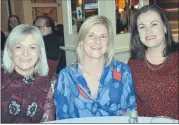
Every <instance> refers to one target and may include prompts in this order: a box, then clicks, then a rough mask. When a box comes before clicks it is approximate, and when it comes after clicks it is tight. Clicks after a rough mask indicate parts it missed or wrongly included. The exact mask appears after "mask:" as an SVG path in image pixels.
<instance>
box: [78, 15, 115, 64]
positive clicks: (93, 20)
mask: <svg viewBox="0 0 179 125" xmlns="http://www.w3.org/2000/svg"><path fill="white" fill-rule="evenodd" d="M96 24H102V25H104V26H106V28H107V30H108V35H109V36H108V38H109V39H108V40H109V41H108V48H107V51H106V53H105V57H106V62H107V65H109V64H110V63H111V61H112V59H113V58H114V49H113V40H114V36H113V35H114V34H113V28H112V24H111V22H110V21H109V19H107V18H106V17H104V16H99V15H95V16H91V17H88V18H87V19H86V20H85V21H84V23H83V24H82V26H81V28H80V30H79V33H78V35H77V37H76V40H75V44H76V45H75V47H76V53H77V61H78V62H79V63H82V62H83V54H84V50H83V47H82V46H81V45H80V44H81V42H82V41H83V40H84V38H85V36H86V35H87V34H88V32H89V30H90V29H91V28H92V27H93V26H95V25H96Z"/></svg>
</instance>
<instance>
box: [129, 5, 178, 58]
mask: <svg viewBox="0 0 179 125" xmlns="http://www.w3.org/2000/svg"><path fill="white" fill-rule="evenodd" d="M147 11H154V12H156V13H158V14H159V15H160V17H161V19H162V21H163V23H164V25H165V27H166V30H167V32H166V34H165V39H166V46H165V48H164V50H163V56H164V57H165V56H167V55H169V54H171V53H174V52H176V51H178V45H177V43H176V42H174V40H173V36H172V32H171V29H170V26H169V23H168V18H167V16H166V14H165V12H164V11H163V10H162V9H161V8H160V7H158V6H157V5H146V6H144V7H142V8H141V9H140V10H138V12H137V13H136V15H135V18H134V23H133V26H132V29H131V40H130V41H131V58H132V59H143V58H144V57H145V50H146V49H147V47H146V46H145V45H144V44H143V43H142V42H141V40H140V38H139V32H138V29H137V19H138V17H139V15H141V14H142V13H145V12H147Z"/></svg>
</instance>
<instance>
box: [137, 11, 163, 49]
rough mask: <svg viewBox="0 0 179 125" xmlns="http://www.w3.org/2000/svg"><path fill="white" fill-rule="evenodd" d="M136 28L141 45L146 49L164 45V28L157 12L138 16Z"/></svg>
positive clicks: (148, 12)
mask: <svg viewBox="0 0 179 125" xmlns="http://www.w3.org/2000/svg"><path fill="white" fill-rule="evenodd" d="M137 28H138V32H139V37H140V40H141V41H142V43H143V44H144V45H145V46H147V47H148V48H156V47H163V46H164V45H165V32H166V27H165V25H164V23H163V21H162V19H161V17H160V15H159V14H158V13H157V12H154V11H147V12H145V13H142V14H141V15H139V17H138V19H137Z"/></svg>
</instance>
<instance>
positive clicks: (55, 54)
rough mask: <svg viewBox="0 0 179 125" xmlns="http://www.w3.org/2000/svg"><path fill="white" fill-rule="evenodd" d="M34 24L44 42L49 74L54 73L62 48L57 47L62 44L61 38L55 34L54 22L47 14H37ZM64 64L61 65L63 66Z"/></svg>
mask: <svg viewBox="0 0 179 125" xmlns="http://www.w3.org/2000/svg"><path fill="white" fill-rule="evenodd" d="M34 25H35V26H36V27H38V28H39V30H40V32H41V34H42V36H43V39H44V43H45V50H46V54H47V59H48V64H49V75H51V74H53V73H56V70H57V65H58V61H60V60H59V59H60V56H61V54H62V52H61V51H62V50H61V49H60V48H59V47H60V46H61V45H62V44H63V39H60V38H59V37H58V36H57V32H56V30H55V23H54V21H53V19H52V18H51V17H49V16H47V15H41V16H38V17H37V18H36V19H35V21H34ZM65 66H66V64H65V65H64V66H62V68H63V67H65Z"/></svg>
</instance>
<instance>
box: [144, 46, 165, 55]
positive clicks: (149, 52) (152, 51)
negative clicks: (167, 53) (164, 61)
mask: <svg viewBox="0 0 179 125" xmlns="http://www.w3.org/2000/svg"><path fill="white" fill-rule="evenodd" d="M164 47H165V46H164V45H163V44H162V45H160V46H158V47H151V48H148V49H147V51H146V56H150V57H152V58H162V57H163V50H164Z"/></svg>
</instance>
